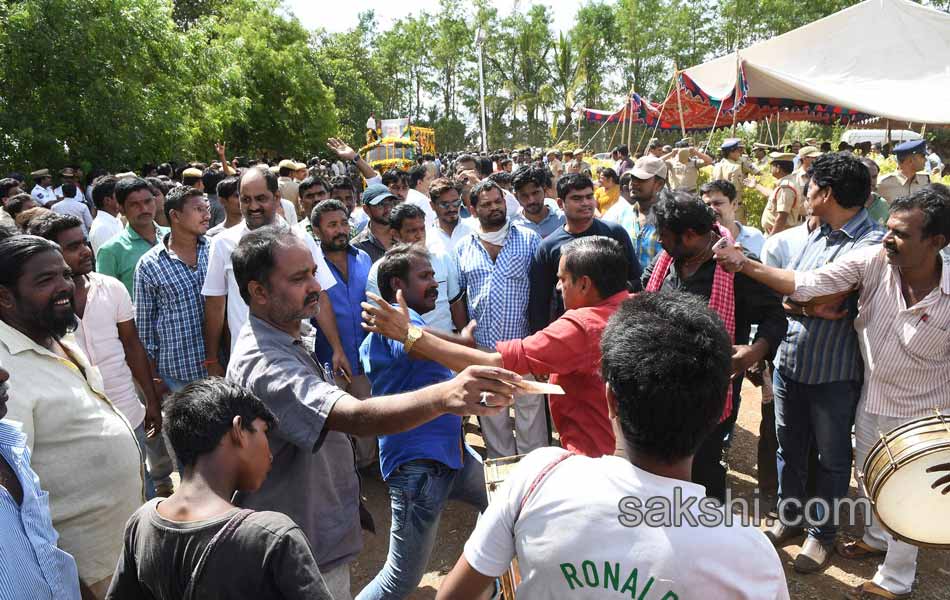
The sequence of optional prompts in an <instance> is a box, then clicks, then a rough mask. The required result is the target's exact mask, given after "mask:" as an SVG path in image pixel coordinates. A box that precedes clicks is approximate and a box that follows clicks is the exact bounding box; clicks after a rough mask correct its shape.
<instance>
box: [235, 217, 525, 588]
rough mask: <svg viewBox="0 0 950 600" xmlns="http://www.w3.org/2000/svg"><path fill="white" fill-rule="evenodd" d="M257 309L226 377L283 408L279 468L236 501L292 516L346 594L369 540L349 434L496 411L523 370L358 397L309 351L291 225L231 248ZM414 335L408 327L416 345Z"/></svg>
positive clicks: (308, 309)
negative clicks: (364, 543) (353, 566)
mask: <svg viewBox="0 0 950 600" xmlns="http://www.w3.org/2000/svg"><path fill="white" fill-rule="evenodd" d="M231 261H232V266H233V269H234V277H235V280H236V282H237V284H238V287H239V289H240V291H241V296H242V297H243V299H244V301H245V302H246V303H247V305H248V307H249V308H250V317H249V319H248V321H247V323H245V324H244V327H243V328H242V329H241V332H240V334H239V336H238V340H237V342H236V344H235V347H234V352H233V353H232V355H231V361H230V364H229V366H228V372H227V377H228V379H229V380H231V381H234V382H236V383H238V384H240V385H242V386H244V387H246V388H248V389H250V390H251V391H252V392H253V393H254V394H255V395H257V396H258V397H259V398H261V400H263V401H264V403H265V404H267V406H268V407H269V408H270V409H271V410H272V411H273V412H274V413H275V414H276V415H277V418H278V420H279V424H278V426H277V427H276V428H275V429H274V430H273V431H271V432H270V433H269V438H270V444H271V450H272V452H273V456H274V462H273V466H272V469H271V472H270V475H269V476H268V478H267V480H266V481H265V482H264V485H263V486H262V487H261V488H260V489H259V490H258V491H256V492H253V493H249V494H243V495H239V496H238V497H237V498H236V503H237V504H238V505H240V506H243V507H247V508H253V509H255V510H272V511H278V512H282V513H284V514H286V515H287V516H289V517H290V518H291V519H293V520H294V521H295V522H296V523H297V524H298V525H299V526H300V528H301V529H302V530H303V532H304V533H305V534H306V536H307V538H308V539H309V541H310V545H311V547H312V548H313V554H314V557H315V558H316V560H317V564H318V565H319V566H320V571H321V572H322V573H323V577H324V580H325V581H326V583H327V587H328V588H329V590H330V592H331V594H332V595H333V597H334V598H336V599H337V600H341V599H349V598H350V597H351V596H350V589H349V588H350V586H349V563H350V562H352V561H353V560H354V559H355V558H356V555H357V554H358V553H359V551H360V549H361V547H362V535H361V533H360V519H359V480H358V478H357V475H356V464H355V461H354V456H353V449H352V446H351V445H350V441H349V439H348V438H347V436H346V434H351V435H385V434H391V433H398V432H402V431H406V430H408V429H412V428H413V427H416V426H418V425H421V424H423V423H426V422H428V421H431V420H432V419H434V418H436V417H438V416H440V415H443V414H446V413H452V414H458V415H467V414H474V415H480V416H482V415H493V414H498V413H500V412H501V411H502V410H507V406H509V405H510V404H511V403H512V402H513V398H512V394H513V387H512V386H513V385H514V384H515V383H517V382H518V381H519V380H520V378H519V377H518V376H517V375H516V374H514V373H511V372H509V371H505V370H503V369H497V368H469V369H466V370H465V371H463V372H462V373H460V374H459V375H458V376H457V377H455V378H454V379H451V380H449V381H446V382H444V383H440V384H436V385H432V386H429V387H427V388H424V389H422V390H418V391H416V392H411V393H405V394H397V395H393V396H386V397H383V398H375V399H372V398H371V399H369V400H363V401H360V400H357V399H356V398H354V397H352V396H350V395H349V394H347V393H346V392H343V391H342V390H340V389H339V388H337V387H336V386H335V385H334V384H333V374H332V373H327V372H325V371H324V370H323V368H322V367H321V366H320V365H318V364H317V363H316V362H315V361H314V360H313V358H312V352H313V333H314V332H313V329H312V327H311V326H310V325H309V324H307V323H306V320H308V319H310V318H312V317H315V316H316V314H317V312H318V311H319V302H318V301H319V298H320V293H321V289H320V285H319V284H318V283H317V281H316V278H315V275H316V265H315V263H314V261H313V257H312V255H311V253H310V250H309V249H308V248H307V246H306V244H305V243H304V242H303V241H302V240H301V239H300V238H299V237H298V236H296V235H294V234H293V233H292V232H291V231H289V230H281V229H279V228H275V227H262V228H260V229H257V230H254V231H252V232H250V233H248V234H247V235H246V236H244V238H242V239H241V242H240V244H238V247H237V248H236V249H235V251H234V253H233V254H232V256H231ZM419 335H421V333H419ZM415 339H417V337H413V332H410V334H409V336H408V337H407V339H406V341H405V342H404V343H405V345H406V349H407V350H409V349H410V348H411V346H412V343H413V342H414V341H415Z"/></svg>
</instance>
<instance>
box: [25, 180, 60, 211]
mask: <svg viewBox="0 0 950 600" xmlns="http://www.w3.org/2000/svg"><path fill="white" fill-rule="evenodd" d="M30 195H31V196H33V199H34V200H36V203H37V204H39V205H40V206H46V205H47V204H49V203H50V202H52V201H53V200H56V194H54V193H53V188H52V187H43V186H41V185H40V184H36V185H34V186H33V189H32V190H31V191H30Z"/></svg>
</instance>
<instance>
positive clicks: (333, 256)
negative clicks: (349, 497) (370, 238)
mask: <svg viewBox="0 0 950 600" xmlns="http://www.w3.org/2000/svg"><path fill="white" fill-rule="evenodd" d="M347 217H348V212H347V210H346V207H345V206H344V205H343V203H342V202H340V201H338V200H324V201H323V202H321V203H320V204H318V205H316V206H315V207H314V209H313V211H312V212H311V214H310V221H311V223H312V226H313V231H314V232H315V233H316V234H317V238H318V239H319V240H320V249H321V250H323V256H324V258H326V261H327V266H328V267H330V272H331V273H332V274H333V278H334V279H335V280H336V285H334V286H333V287H332V288H330V289H329V290H327V291H326V292H325V293H326V294H327V295H328V296H330V304H332V305H333V312H334V316H335V317H336V325H337V330H338V331H339V333H340V343H341V344H342V345H343V351H344V352H346V358H347V360H348V361H349V363H350V366H351V367H352V368H353V372H352V374H351V375H350V376H349V378H345V377H339V378H338V381H337V382H336V383H337V386H338V387H339V388H340V389H342V390H345V391H346V392H347V393H349V394H350V395H351V396H354V397H356V398H359V399H360V400H362V399H363V398H369V394H370V385H369V379H367V378H366V374H365V373H363V369H362V368H361V366H360V355H359V352H360V344H361V343H362V342H363V338H364V337H366V332H365V331H363V326H362V322H363V321H362V318H361V317H360V314H361V313H362V311H363V308H362V307H361V306H360V305H361V304H362V303H363V302H365V301H366V281H367V278H368V277H369V271H370V267H372V265H373V261H372V260H371V259H370V257H369V255H368V254H366V253H365V252H363V251H362V250H360V249H359V248H356V247H355V246H353V245H351V244H350V223H349V220H348V218H347ZM314 348H315V352H314V354H315V355H316V357H317V360H318V361H319V362H320V364H321V365H327V364H329V363H330V361H331V360H332V357H333V348H332V347H331V346H330V342H329V341H328V340H327V337H326V336H325V335H323V332H322V331H320V330H319V329H318V330H317V332H316V343H315V346H314ZM353 441H354V445H355V447H356V464H357V465H358V466H359V467H361V468H362V467H367V466H369V465H371V464H373V462H374V461H375V460H376V437H375V436H364V437H361V438H354V439H353Z"/></svg>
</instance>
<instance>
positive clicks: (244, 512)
mask: <svg viewBox="0 0 950 600" xmlns="http://www.w3.org/2000/svg"><path fill="white" fill-rule="evenodd" d="M253 512H254V511H253V510H250V509H248V508H242V509H240V510H239V511H237V512H236V513H234V514H233V515H231V518H230V519H228V522H227V523H225V524H224V527H222V528H221V529H219V530H218V533H216V534H214V537H213V538H211V541H210V542H208V545H207V546H205V549H204V550H203V551H202V552H201V556H199V557H198V562H197V563H195V568H194V570H192V572H191V579H190V580H189V581H188V586H187V587H186V588H185V593H184V594H182V600H194V594H195V586H197V585H198V580H199V579H200V578H201V574H202V572H203V571H204V567H205V564H206V563H207V562H208V557H210V556H211V553H212V552H213V551H214V549H215V548H216V547H217V545H218V544H219V543H220V542H221V541H222V540H225V539H227V538H228V537H229V536H230V535H231V534H232V533H234V532H235V531H236V530H237V528H238V527H239V526H240V525H241V523H242V522H243V521H244V519H246V518H247V517H249V516H250V515H251V514H252V513H253Z"/></svg>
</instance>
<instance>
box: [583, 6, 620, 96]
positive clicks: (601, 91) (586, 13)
mask: <svg viewBox="0 0 950 600" xmlns="http://www.w3.org/2000/svg"><path fill="white" fill-rule="evenodd" d="M571 39H572V40H574V41H575V42H576V43H577V44H579V45H581V46H582V47H583V48H584V52H583V54H582V55H581V56H580V57H579V60H580V64H581V69H580V72H581V74H582V76H583V79H584V82H583V85H582V86H581V88H580V90H578V92H579V94H580V95H581V98H580V99H581V100H582V102H583V103H584V105H585V106H590V107H599V106H601V105H602V104H603V102H604V100H605V96H606V93H607V91H608V90H607V89H606V75H607V73H609V72H611V70H612V67H614V66H616V65H615V63H616V57H615V53H616V48H617V41H618V40H619V39H620V33H619V31H618V29H617V7H616V6H613V5H610V4H607V3H606V2H603V1H600V0H597V1H594V2H588V3H586V4H584V5H583V6H581V7H580V8H579V9H578V10H577V17H576V18H575V25H574V27H573V29H571ZM622 93H625V92H622Z"/></svg>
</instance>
